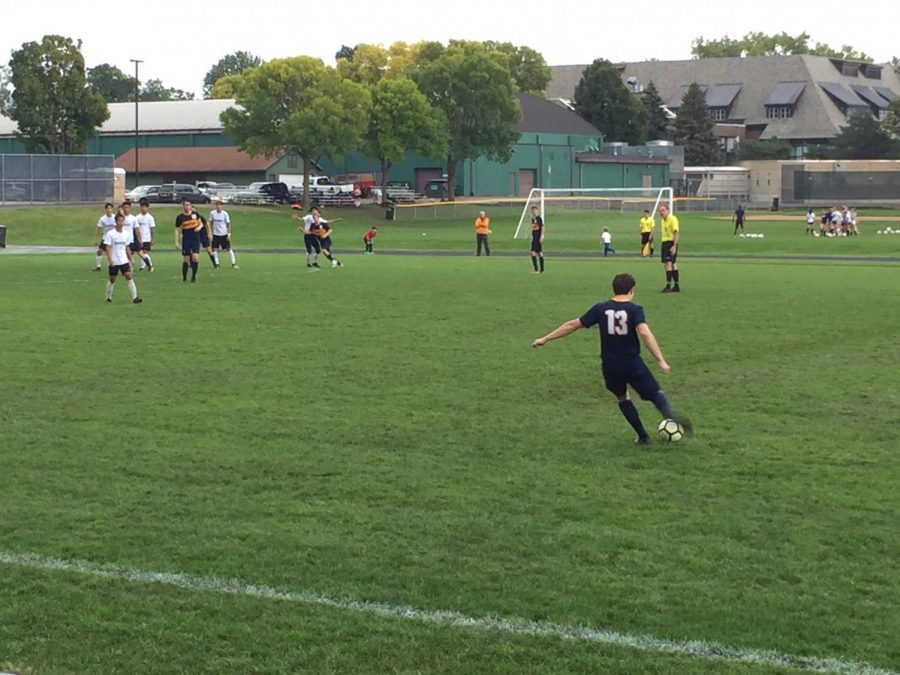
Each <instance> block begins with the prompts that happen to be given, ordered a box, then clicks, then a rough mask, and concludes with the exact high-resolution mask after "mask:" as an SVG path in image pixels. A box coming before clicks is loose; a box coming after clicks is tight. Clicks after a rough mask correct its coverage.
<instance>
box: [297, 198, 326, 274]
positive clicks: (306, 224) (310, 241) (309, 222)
mask: <svg viewBox="0 0 900 675" xmlns="http://www.w3.org/2000/svg"><path fill="white" fill-rule="evenodd" d="M291 208H292V209H299V208H300V205H299V204H294V205H293V206H291ZM316 210H318V209H316ZM310 211H312V209H310ZM293 218H294V220H299V221H300V222H301V223H303V224H302V225H300V227H298V228H297V229H298V230H300V231H301V232H303V245H304V246H306V266H307V267H308V268H309V271H310V272H315V271H317V270H319V254H320V253H321V252H322V246H321V244H320V243H319V235H318V232H317V229H318V228H315V229H314V228H313V226H314V225H315V224H316V221H315V218H313V217H312V215H311V213H309V214H307V215H305V216H300V215H298V214H296V213H295V214H294V215H293ZM313 251H315V253H313ZM310 261H312V262H310Z"/></svg>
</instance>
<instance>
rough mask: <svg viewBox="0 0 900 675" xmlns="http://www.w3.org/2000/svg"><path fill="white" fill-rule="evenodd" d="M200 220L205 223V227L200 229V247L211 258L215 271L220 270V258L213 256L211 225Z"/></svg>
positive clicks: (201, 218) (201, 217) (202, 218)
mask: <svg viewBox="0 0 900 675" xmlns="http://www.w3.org/2000/svg"><path fill="white" fill-rule="evenodd" d="M200 220H201V221H203V227H201V228H200V230H199V234H200V247H201V248H202V249H203V250H204V251H206V255H208V256H209V261H210V262H211V263H212V266H213V269H214V270H217V269H219V257H218V256H216V255H214V254H213V250H212V243H211V242H210V240H211V239H212V232H211V231H210V228H209V223H208V222H207V220H206V219H205V218H204V217H203V216H200Z"/></svg>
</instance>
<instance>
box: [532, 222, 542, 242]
mask: <svg viewBox="0 0 900 675" xmlns="http://www.w3.org/2000/svg"><path fill="white" fill-rule="evenodd" d="M543 229H544V219H543V218H541V217H540V216H534V217H532V219H531V238H532V239H534V240H535V241H537V240H538V239H540V238H541V230H543Z"/></svg>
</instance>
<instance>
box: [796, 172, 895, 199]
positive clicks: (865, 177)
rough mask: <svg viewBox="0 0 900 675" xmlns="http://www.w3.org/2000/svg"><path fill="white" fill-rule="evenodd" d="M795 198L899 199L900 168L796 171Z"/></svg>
mask: <svg viewBox="0 0 900 675" xmlns="http://www.w3.org/2000/svg"><path fill="white" fill-rule="evenodd" d="M794 199H795V200H798V201H803V200H822V201H827V202H829V203H830V202H832V201H860V200H869V199H879V200H900V171H827V172H826V171H797V172H795V173H794Z"/></svg>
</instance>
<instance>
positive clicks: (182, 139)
mask: <svg viewBox="0 0 900 675" xmlns="http://www.w3.org/2000/svg"><path fill="white" fill-rule="evenodd" d="M138 143H139V145H140V147H142V148H209V147H216V148H218V147H223V146H230V145H233V143H232V142H231V141H230V140H228V139H227V138H226V137H225V136H224V135H222V134H166V135H138ZM133 147H134V134H131V135H123V136H94V138H92V139H91V140H90V141H88V146H87V151H88V154H96V155H115V156H116V157H118V156H119V155H121V154H122V153H123V152H127V151H128V150H131V149H132V148H133Z"/></svg>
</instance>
